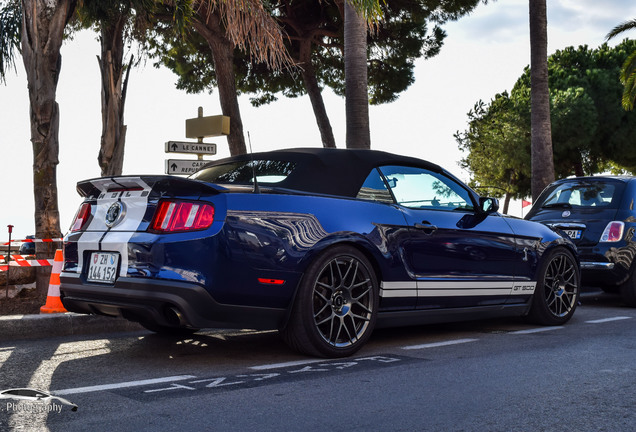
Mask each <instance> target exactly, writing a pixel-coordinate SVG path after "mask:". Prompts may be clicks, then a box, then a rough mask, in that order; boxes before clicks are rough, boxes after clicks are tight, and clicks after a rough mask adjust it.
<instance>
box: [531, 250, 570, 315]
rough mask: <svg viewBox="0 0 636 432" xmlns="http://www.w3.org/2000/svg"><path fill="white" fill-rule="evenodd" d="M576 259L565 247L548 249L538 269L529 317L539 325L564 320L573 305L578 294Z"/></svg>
mask: <svg viewBox="0 0 636 432" xmlns="http://www.w3.org/2000/svg"><path fill="white" fill-rule="evenodd" d="M580 286H581V285H580V273H579V267H578V265H577V263H576V259H575V258H574V256H573V255H572V253H571V252H570V251H568V250H567V249H564V248H557V249H553V250H552V251H550V252H548V253H547V254H546V256H545V257H544V259H543V262H542V263H541V265H540V267H539V270H538V272H537V286H536V289H535V292H534V296H533V298H532V306H531V309H530V314H529V317H530V319H531V320H532V321H534V322H536V323H537V324H541V325H561V324H565V323H566V322H567V321H568V320H569V319H570V318H572V315H573V314H574V311H575V309H576V306H577V304H578V302H579V294H580Z"/></svg>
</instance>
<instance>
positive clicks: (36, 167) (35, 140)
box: [22, 0, 76, 293]
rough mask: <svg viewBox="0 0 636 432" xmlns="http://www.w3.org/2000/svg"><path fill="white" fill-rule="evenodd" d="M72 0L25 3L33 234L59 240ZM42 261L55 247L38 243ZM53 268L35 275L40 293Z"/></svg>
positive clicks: (24, 52) (24, 56) (26, 0)
mask: <svg viewBox="0 0 636 432" xmlns="http://www.w3.org/2000/svg"><path fill="white" fill-rule="evenodd" d="M75 3H76V2H75V1H74V0H58V1H53V0H22V59H23V62H24V68H25V70H26V75H27V82H28V89H29V103H30V116H31V144H32V147H33V195H34V201H35V235H36V237H37V238H57V237H60V235H61V231H60V214H59V207H58V200H57V165H58V163H59V161H58V155H59V141H58V131H59V119H60V117H59V106H58V104H57V102H56V91H57V81H58V78H59V74H60V69H61V66H62V63H61V62H62V57H61V56H60V48H61V46H62V38H63V35H64V27H65V26H66V23H67V22H68V19H69V18H70V16H71V15H72V14H73V12H74V10H75ZM36 249H37V250H36V252H37V255H38V257H39V258H52V257H53V255H54V249H55V244H52V243H37V244H36ZM49 273H50V268H46V267H41V268H39V269H38V271H37V276H36V287H37V290H38V292H39V293H46V292H47V290H48V282H49V281H48V275H49Z"/></svg>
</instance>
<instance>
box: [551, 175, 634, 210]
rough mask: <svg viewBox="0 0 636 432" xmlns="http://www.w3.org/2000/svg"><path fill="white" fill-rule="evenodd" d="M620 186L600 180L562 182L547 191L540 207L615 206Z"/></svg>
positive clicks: (620, 189) (620, 190)
mask: <svg viewBox="0 0 636 432" xmlns="http://www.w3.org/2000/svg"><path fill="white" fill-rule="evenodd" d="M620 186H622V185H621V184H620V183H616V182H601V181H594V182H578V181H577V182H567V183H562V184H560V185H557V186H556V187H555V188H554V189H553V190H552V191H551V192H550V193H549V195H548V196H547V197H546V199H545V200H544V202H543V204H541V207H560V206H566V205H570V206H576V207H615V205H616V202H617V201H618V199H619V197H620V193H621V192H622V187H620ZM613 203H614V204H613Z"/></svg>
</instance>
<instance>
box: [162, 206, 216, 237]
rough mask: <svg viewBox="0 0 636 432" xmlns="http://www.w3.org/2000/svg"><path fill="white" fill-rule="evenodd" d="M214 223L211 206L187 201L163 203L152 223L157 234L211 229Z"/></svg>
mask: <svg viewBox="0 0 636 432" xmlns="http://www.w3.org/2000/svg"><path fill="white" fill-rule="evenodd" d="M212 222H214V207H213V206H212V205H211V204H205V203H194V202H187V201H162V202H161V203H159V207H158V208H157V211H156V213H155V217H154V218H153V220H152V223H151V225H150V226H151V229H152V230H153V231H156V232H161V233H170V232H178V231H194V230H202V229H206V228H209V227H210V225H212Z"/></svg>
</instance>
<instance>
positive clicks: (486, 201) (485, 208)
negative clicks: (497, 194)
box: [479, 197, 499, 213]
mask: <svg viewBox="0 0 636 432" xmlns="http://www.w3.org/2000/svg"><path fill="white" fill-rule="evenodd" d="M479 210H480V211H481V212H482V213H495V212H496V211H497V210H499V200H498V199H497V198H487V197H479Z"/></svg>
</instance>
